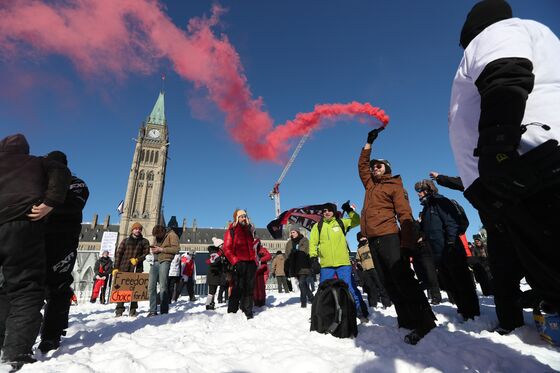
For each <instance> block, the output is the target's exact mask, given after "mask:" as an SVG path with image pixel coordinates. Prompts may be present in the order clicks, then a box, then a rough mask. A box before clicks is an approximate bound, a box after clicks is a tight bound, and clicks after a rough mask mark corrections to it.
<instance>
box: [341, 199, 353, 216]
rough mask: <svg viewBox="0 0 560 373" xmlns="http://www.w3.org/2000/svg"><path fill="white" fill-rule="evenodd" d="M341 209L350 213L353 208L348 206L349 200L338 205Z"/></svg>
mask: <svg viewBox="0 0 560 373" xmlns="http://www.w3.org/2000/svg"><path fill="white" fill-rule="evenodd" d="M340 208H341V210H342V211H344V212H346V213H348V214H350V213H351V212H352V211H354V209H353V208H352V207H351V206H350V200H348V201H346V202H344V203H343V204H342V206H340Z"/></svg>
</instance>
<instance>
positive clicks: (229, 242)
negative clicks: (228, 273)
mask: <svg viewBox="0 0 560 373" xmlns="http://www.w3.org/2000/svg"><path fill="white" fill-rule="evenodd" d="M252 229H253V228H252V226H250V225H241V224H236V225H233V224H230V225H229V227H228V229H227V230H226V233H225V235H224V246H223V250H224V254H225V255H226V258H227V260H229V262H230V263H231V265H235V264H237V262H239V261H242V262H245V261H251V260H253V261H254V260H255V248H254V244H255V239H254V236H253V231H252ZM232 233H233V238H232Z"/></svg>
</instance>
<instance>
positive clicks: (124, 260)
mask: <svg viewBox="0 0 560 373" xmlns="http://www.w3.org/2000/svg"><path fill="white" fill-rule="evenodd" d="M142 229H143V227H142V224H140V223H134V224H132V228H131V234H130V236H128V237H127V238H125V239H124V240H122V242H121V243H120V245H119V247H118V248H117V251H116V252H115V266H114V269H113V277H114V276H115V274H116V273H117V272H118V271H121V272H142V269H143V267H142V266H143V263H144V259H145V258H146V255H148V253H149V252H150V241H148V240H147V239H145V238H144V237H142ZM137 308H138V302H130V311H129V312H128V315H129V316H136V309H137ZM123 312H124V303H123V302H119V303H117V308H116V309H115V316H116V317H120V316H122V314H123Z"/></svg>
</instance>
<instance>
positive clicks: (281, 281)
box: [276, 276, 290, 293]
mask: <svg viewBox="0 0 560 373" xmlns="http://www.w3.org/2000/svg"><path fill="white" fill-rule="evenodd" d="M276 282H277V283H278V292H279V293H281V292H282V288H284V291H285V292H286V293H289V292H290V289H288V281H287V280H286V276H276Z"/></svg>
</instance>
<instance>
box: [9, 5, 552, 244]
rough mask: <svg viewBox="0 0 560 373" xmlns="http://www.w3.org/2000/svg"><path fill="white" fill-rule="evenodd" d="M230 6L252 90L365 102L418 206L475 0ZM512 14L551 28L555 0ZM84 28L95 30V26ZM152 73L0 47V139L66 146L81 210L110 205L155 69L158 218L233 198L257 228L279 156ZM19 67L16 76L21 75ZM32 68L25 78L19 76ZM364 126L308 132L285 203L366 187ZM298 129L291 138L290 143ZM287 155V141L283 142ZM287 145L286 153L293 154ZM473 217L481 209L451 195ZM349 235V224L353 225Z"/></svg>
mask: <svg viewBox="0 0 560 373" xmlns="http://www.w3.org/2000/svg"><path fill="white" fill-rule="evenodd" d="M164 4H165V12H166V13H167V15H168V16H169V17H170V18H171V19H172V20H173V22H174V23H175V24H176V25H177V26H178V27H181V28H184V27H185V26H186V24H187V21H188V20H189V19H190V18H192V17H198V16H202V15H204V14H207V15H208V14H209V13H210V9H211V6H212V4H213V3H212V2H210V1H202V0H199V1H196V2H195V1H190V2H186V1H169V2H164ZM220 4H221V5H222V6H224V7H225V8H226V9H227V12H226V13H225V14H224V15H222V17H221V22H220V24H219V25H218V26H217V27H216V28H215V29H214V30H215V32H216V33H218V34H219V33H223V34H225V35H227V38H228V39H229V41H230V42H231V44H232V45H233V46H234V47H235V49H236V51H237V53H238V54H239V58H240V60H241V64H242V65H243V68H244V73H245V75H246V77H247V81H248V85H249V87H250V89H251V92H252V94H253V97H254V98H257V97H262V99H263V102H264V108H265V109H266V110H267V111H268V112H269V114H270V115H271V117H272V118H273V119H274V123H275V124H280V123H284V122H285V121H286V120H289V119H292V118H293V117H294V116H295V115H296V114H297V113H298V112H308V111H312V109H313V107H314V105H315V104H321V103H336V102H341V103H346V102H350V101H359V102H370V103H371V104H373V105H374V106H379V107H381V108H383V109H384V110H385V111H386V112H387V114H388V115H389V116H390V118H391V120H390V123H389V125H388V127H387V130H386V131H384V132H383V133H382V134H381V135H380V137H379V139H378V140H377V141H376V142H375V143H374V150H373V154H374V155H375V156H376V157H381V158H386V159H389V160H390V161H391V163H392V165H393V170H394V172H395V173H399V174H401V175H402V177H403V180H404V184H405V187H406V189H407V190H408V192H409V193H410V197H411V198H410V201H411V205H412V209H413V212H414V215H417V214H418V212H419V211H420V205H419V203H418V201H417V198H416V194H415V193H414V189H413V185H414V183H415V182H416V181H418V180H420V179H422V178H427V177H428V173H429V171H431V170H437V171H439V172H440V173H443V174H449V175H456V173H457V171H456V168H455V164H454V161H453V157H452V154H451V149H450V146H449V141H448V131H447V112H448V105H449V95H450V87H451V82H452V79H453V76H454V74H455V70H456V67H457V65H458V63H459V61H460V59H461V55H462V49H461V48H460V47H459V32H460V29H461V27H462V24H463V22H464V19H465V17H466V14H467V12H468V10H469V9H470V8H471V7H472V5H473V4H474V2H471V1H429V2H409V1H404V0H402V1H401V0H399V1H390V2H389V1H384V2H380V1H356V0H349V1H345V2H335V1H304V2H302V1H292V0H288V1H281V2H264V1H243V2H234V1H222V2H221V3H220ZM510 4H511V5H512V8H513V11H514V15H515V16H518V17H520V18H530V19H534V20H537V21H540V22H542V23H544V24H546V25H547V26H549V27H550V28H551V29H552V30H553V31H554V32H555V33H556V34H557V35H559V34H560V18H558V15H559V14H560V2H558V1H556V0H537V1H531V2H529V1H521V0H515V1H513V0H512V1H510ZM92 32H94V30H93V31H92ZM154 63H157V66H156V67H155V68H154V69H153V71H154V72H151V73H149V74H141V73H137V72H132V73H130V74H125V75H124V76H114V75H111V74H110V73H108V74H107V75H105V76H101V77H99V76H96V77H92V76H88V75H84V74H81V73H79V72H78V70H77V69H76V66H75V65H73V64H72V62H71V61H70V60H68V59H67V58H66V57H65V56H63V55H57V54H41V53H36V54H33V55H32V56H31V57H30V56H29V55H27V56H26V57H21V58H17V59H5V58H0V80H2V81H3V82H4V84H3V91H4V92H3V93H0V117H1V118H2V125H1V127H0V137H4V136H6V135H9V134H12V133H15V132H21V133H24V134H25V135H26V136H27V138H28V140H29V142H30V145H31V152H32V153H33V154H38V155H40V154H45V153H47V152H48V151H50V150H53V149H60V150H62V151H64V152H66V153H67V155H68V158H69V166H70V168H71V169H72V171H73V172H74V173H75V174H76V175H78V176H79V177H81V178H83V179H84V180H85V181H86V182H87V183H88V185H89V188H90V192H91V195H90V199H89V201H88V204H87V206H86V208H85V210H84V220H86V221H91V218H92V216H93V214H94V213H98V214H99V216H100V219H103V218H104V216H105V215H107V214H111V221H112V222H117V221H118V215H117V213H116V211H115V208H116V206H117V204H118V202H119V201H120V200H122V199H124V193H125V191H126V184H127V177H128V171H129V169H130V165H131V161H132V154H133V150H134V142H133V141H132V138H133V137H136V135H137V133H138V128H139V126H140V125H141V123H142V121H143V120H144V119H145V118H146V116H147V115H148V114H149V113H150V111H151V109H152V107H153V105H154V103H155V101H156V98H157V95H158V92H159V89H160V86H161V82H160V74H161V72H165V73H166V76H167V79H166V81H165V92H166V115H167V120H168V126H169V131H170V142H171V144H170V150H169V157H170V160H169V161H168V169H167V177H166V187H165V194H164V211H165V216H166V218H167V219H169V218H170V217H171V216H172V215H176V216H177V219H178V221H179V223H181V221H182V219H183V218H187V221H188V225H189V226H191V225H192V221H193V219H194V218H196V220H197V223H198V225H199V227H200V226H203V227H210V226H212V227H219V226H223V225H224V224H225V223H226V221H227V220H228V219H231V215H232V212H233V210H234V209H235V208H237V207H241V208H247V209H248V211H249V214H250V216H251V217H252V219H253V221H254V222H255V223H256V225H257V226H260V227H264V226H266V224H267V223H268V222H269V221H270V220H272V219H273V218H274V216H273V215H274V208H273V201H271V200H270V199H269V198H268V193H269V192H270V190H271V188H272V186H273V185H274V183H275V181H276V179H277V178H278V176H279V175H280V172H281V171H282V166H281V165H278V164H275V163H270V162H255V161H252V160H250V158H249V157H248V156H247V154H246V153H245V152H244V151H243V149H242V147H241V146H240V145H239V144H237V143H235V142H234V141H233V140H231V139H230V137H229V135H228V133H227V132H226V131H225V130H224V124H223V121H224V118H223V115H222V114H221V113H219V111H217V110H216V109H215V108H214V107H212V105H209V106H208V108H207V111H206V113H205V115H204V116H203V118H202V117H201V116H200V115H198V114H196V113H194V112H193V110H192V109H191V106H190V105H189V102H192V101H196V100H199V99H200V98H202V97H204V95H205V92H204V90H201V89H197V88H196V87H195V86H194V85H193V84H192V82H189V81H186V80H183V79H182V78H180V77H179V76H178V75H176V74H175V73H174V72H173V70H172V68H171V66H170V63H169V62H168V61H166V60H155V62H154ZM24 78H25V79H24ZM27 78H28V79H27ZM369 129H370V127H367V126H366V125H364V124H360V123H358V122H356V121H350V120H346V121H341V122H337V123H336V124H329V125H327V126H324V127H322V129H321V130H319V131H316V132H315V133H314V134H313V135H312V136H311V137H310V139H309V140H308V141H307V143H306V144H305V146H304V147H303V149H302V151H301V152H300V154H299V157H298V159H297V160H296V162H295V163H294V165H293V166H292V168H291V170H290V172H289V173H288V175H287V176H286V178H285V179H284V182H283V183H282V185H281V187H280V191H281V203H282V209H283V210H284V209H288V208H291V207H296V206H300V205H306V204H315V203H323V202H327V201H333V202H337V203H338V204H339V205H340V204H341V203H343V202H344V201H346V200H347V199H350V200H351V201H352V202H354V203H355V204H356V205H357V206H358V209H361V207H362V202H363V187H362V185H361V183H360V180H359V178H358V173H357V165H356V163H357V159H358V155H359V152H360V149H361V147H362V146H363V144H364V143H365V139H366V134H367V132H368V131H369ZM296 143H297V140H296V141H294V144H293V145H294V146H295V144H296ZM289 154H291V152H290V153H289ZM289 154H288V156H289ZM442 192H443V194H444V195H446V196H448V197H451V198H454V199H457V200H458V201H459V202H460V203H462V204H463V206H464V207H465V209H466V210H467V213H468V215H469V219H470V220H471V226H470V228H469V230H468V233H469V236H471V235H472V234H474V233H475V232H476V230H477V229H478V228H479V226H480V222H479V220H478V216H477V214H476V212H475V210H473V209H472V208H471V207H470V206H469V205H468V203H467V202H466V201H465V200H464V199H463V198H462V195H461V194H460V193H458V192H454V191H450V190H446V189H442ZM349 236H350V237H351V240H350V241H351V242H355V239H354V237H355V235H354V234H353V233H351V234H350V235H349Z"/></svg>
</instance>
